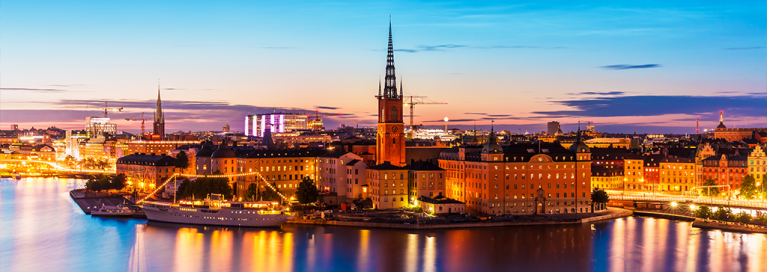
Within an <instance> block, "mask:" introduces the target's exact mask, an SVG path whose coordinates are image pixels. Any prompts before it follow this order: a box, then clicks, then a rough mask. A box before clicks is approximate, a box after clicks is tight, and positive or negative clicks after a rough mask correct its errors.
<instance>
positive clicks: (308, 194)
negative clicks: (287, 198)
mask: <svg viewBox="0 0 767 272" xmlns="http://www.w3.org/2000/svg"><path fill="white" fill-rule="evenodd" d="M319 195H320V193H319V191H317V186H316V185H315V184H314V181H313V180H312V179H311V178H309V177H305V178H304V179H303V180H302V181H301V183H299V184H298V190H296V198H298V203H301V204H307V203H314V202H317V197H318V196H319Z"/></svg>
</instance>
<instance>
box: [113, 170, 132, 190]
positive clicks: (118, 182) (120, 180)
mask: <svg viewBox="0 0 767 272" xmlns="http://www.w3.org/2000/svg"><path fill="white" fill-rule="evenodd" d="M127 180H128V178H127V177H125V174H122V173H121V174H118V175H117V176H114V177H113V178H112V186H111V188H110V189H115V190H122V189H123V188H125V183H126V181H127Z"/></svg>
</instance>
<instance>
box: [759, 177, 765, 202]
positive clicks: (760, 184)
mask: <svg viewBox="0 0 767 272" xmlns="http://www.w3.org/2000/svg"><path fill="white" fill-rule="evenodd" d="M758 188H759V192H760V193H761V194H762V197H763V198H767V175H762V182H760V183H759V187H758Z"/></svg>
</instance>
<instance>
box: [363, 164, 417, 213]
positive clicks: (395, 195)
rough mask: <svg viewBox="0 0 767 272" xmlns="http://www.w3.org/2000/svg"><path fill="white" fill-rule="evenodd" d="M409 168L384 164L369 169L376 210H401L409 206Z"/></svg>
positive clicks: (368, 174)
mask: <svg viewBox="0 0 767 272" xmlns="http://www.w3.org/2000/svg"><path fill="white" fill-rule="evenodd" d="M407 175H408V168H407V167H400V166H396V165H393V164H391V163H390V162H388V161H387V162H384V163H382V164H378V165H374V166H371V167H368V169H367V180H368V185H369V186H370V190H371V192H370V194H371V197H370V198H371V200H372V201H373V208H374V209H399V208H401V207H405V206H407V205H408V186H407V183H408V179H407Z"/></svg>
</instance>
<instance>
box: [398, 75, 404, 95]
mask: <svg viewBox="0 0 767 272" xmlns="http://www.w3.org/2000/svg"><path fill="white" fill-rule="evenodd" d="M404 79H405V78H404V77H403V76H402V75H400V78H399V96H400V97H402V96H403V92H404V91H403V90H404V89H405V88H402V82H403V81H405V80H404Z"/></svg>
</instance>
